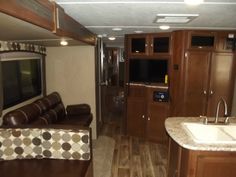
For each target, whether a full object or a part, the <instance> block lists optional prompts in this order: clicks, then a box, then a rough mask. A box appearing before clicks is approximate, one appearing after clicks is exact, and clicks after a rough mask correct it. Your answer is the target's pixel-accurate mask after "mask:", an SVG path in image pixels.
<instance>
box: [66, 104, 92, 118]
mask: <svg viewBox="0 0 236 177" xmlns="http://www.w3.org/2000/svg"><path fill="white" fill-rule="evenodd" d="M66 112H67V116H78V115H90V114H91V108H90V106H89V105H88V104H75V105H68V106H67V107H66Z"/></svg>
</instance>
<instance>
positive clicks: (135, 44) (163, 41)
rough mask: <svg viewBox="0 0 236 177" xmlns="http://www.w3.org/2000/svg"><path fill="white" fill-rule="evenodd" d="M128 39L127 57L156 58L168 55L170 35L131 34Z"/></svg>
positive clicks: (169, 51)
mask: <svg viewBox="0 0 236 177" xmlns="http://www.w3.org/2000/svg"><path fill="white" fill-rule="evenodd" d="M127 38H128V55H129V57H139V56H141V57H157V56H162V55H170V53H171V34H170V33H160V34H158V33H157V34H132V35H127Z"/></svg>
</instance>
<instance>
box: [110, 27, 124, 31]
mask: <svg viewBox="0 0 236 177" xmlns="http://www.w3.org/2000/svg"><path fill="white" fill-rule="evenodd" d="M112 30H113V31H122V28H119V27H116V28H112Z"/></svg>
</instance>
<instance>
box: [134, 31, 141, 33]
mask: <svg viewBox="0 0 236 177" xmlns="http://www.w3.org/2000/svg"><path fill="white" fill-rule="evenodd" d="M134 32H135V33H143V31H141V30H137V31H134Z"/></svg>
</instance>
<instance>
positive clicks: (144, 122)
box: [126, 85, 169, 143]
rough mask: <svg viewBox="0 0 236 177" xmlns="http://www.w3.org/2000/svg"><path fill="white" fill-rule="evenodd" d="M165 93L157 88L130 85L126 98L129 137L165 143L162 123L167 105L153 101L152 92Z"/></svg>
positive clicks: (165, 138) (165, 115) (164, 90)
mask: <svg viewBox="0 0 236 177" xmlns="http://www.w3.org/2000/svg"><path fill="white" fill-rule="evenodd" d="M156 91H160V92H161V91H162V92H166V91H167V88H163V87H158V86H145V85H130V88H129V95H128V97H127V114H126V117H127V133H128V134H129V135H131V136H137V137H141V138H145V139H147V140H151V141H155V142H160V143H164V142H166V141H167V135H166V133H165V126H164V122H165V119H166V118H167V117H168V112H169V103H168V102H159V101H157V100H156V101H155V99H154V92H156Z"/></svg>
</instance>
